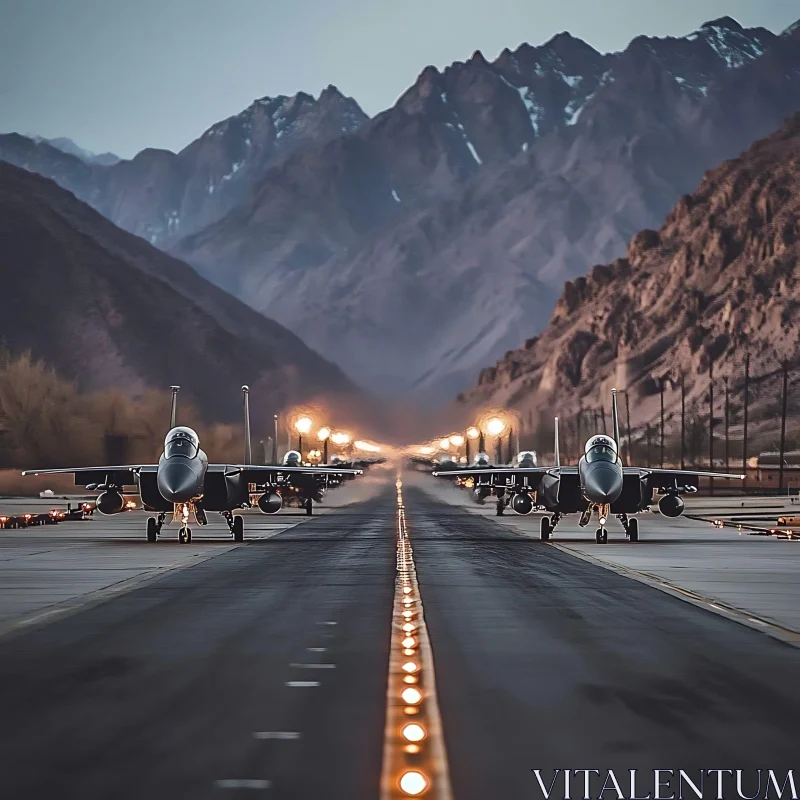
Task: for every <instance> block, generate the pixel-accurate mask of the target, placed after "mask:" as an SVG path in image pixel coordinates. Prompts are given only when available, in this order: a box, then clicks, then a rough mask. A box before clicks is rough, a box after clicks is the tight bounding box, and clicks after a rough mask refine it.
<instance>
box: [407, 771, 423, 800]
mask: <svg viewBox="0 0 800 800" xmlns="http://www.w3.org/2000/svg"><path fill="white" fill-rule="evenodd" d="M427 788H428V779H427V778H426V777H425V776H424V775H423V774H422V773H421V772H417V771H416V770H409V771H408V772H404V773H403V774H402V776H401V777H400V789H401V790H402V791H403V792H405V793H406V794H408V795H411V796H412V797H416V796H417V795H420V794H422V793H423V792H424V791H425V790H426V789H427Z"/></svg>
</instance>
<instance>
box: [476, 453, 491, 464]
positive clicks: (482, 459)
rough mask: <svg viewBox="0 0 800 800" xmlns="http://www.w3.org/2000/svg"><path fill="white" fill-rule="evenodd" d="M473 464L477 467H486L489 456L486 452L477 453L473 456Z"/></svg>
mask: <svg viewBox="0 0 800 800" xmlns="http://www.w3.org/2000/svg"><path fill="white" fill-rule="evenodd" d="M475 464H476V465H477V466H479V467H488V466H489V456H487V455H486V453H478V455H476V456H475Z"/></svg>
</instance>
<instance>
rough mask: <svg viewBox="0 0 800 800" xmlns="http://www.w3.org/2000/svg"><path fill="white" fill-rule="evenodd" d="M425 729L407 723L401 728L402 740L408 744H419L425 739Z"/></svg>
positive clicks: (414, 723) (415, 724) (413, 723)
mask: <svg viewBox="0 0 800 800" xmlns="http://www.w3.org/2000/svg"><path fill="white" fill-rule="evenodd" d="M425 735H426V734H425V728H423V727H422V725H418V724H417V723H416V722H409V723H408V725H406V726H404V728H403V738H404V739H405V740H406V741H409V742H421V741H422V740H423V739H424V738H425Z"/></svg>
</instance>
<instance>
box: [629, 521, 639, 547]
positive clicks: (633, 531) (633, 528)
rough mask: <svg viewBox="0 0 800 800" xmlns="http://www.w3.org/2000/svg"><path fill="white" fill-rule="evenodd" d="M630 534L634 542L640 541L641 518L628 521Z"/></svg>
mask: <svg viewBox="0 0 800 800" xmlns="http://www.w3.org/2000/svg"><path fill="white" fill-rule="evenodd" d="M626 533H627V534H628V539H629V540H630V541H632V542H638V541H639V520H638V519H632V520H630V521H629V522H628V530H627V531H626Z"/></svg>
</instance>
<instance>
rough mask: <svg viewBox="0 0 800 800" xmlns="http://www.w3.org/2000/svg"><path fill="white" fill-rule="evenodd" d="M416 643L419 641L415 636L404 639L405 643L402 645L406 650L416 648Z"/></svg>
mask: <svg viewBox="0 0 800 800" xmlns="http://www.w3.org/2000/svg"><path fill="white" fill-rule="evenodd" d="M416 643H417V640H416V639H415V638H414V637H413V636H406V638H405V639H403V641H402V642H401V644H402V645H403V647H406V648H408V647H414V645H415V644H416Z"/></svg>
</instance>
